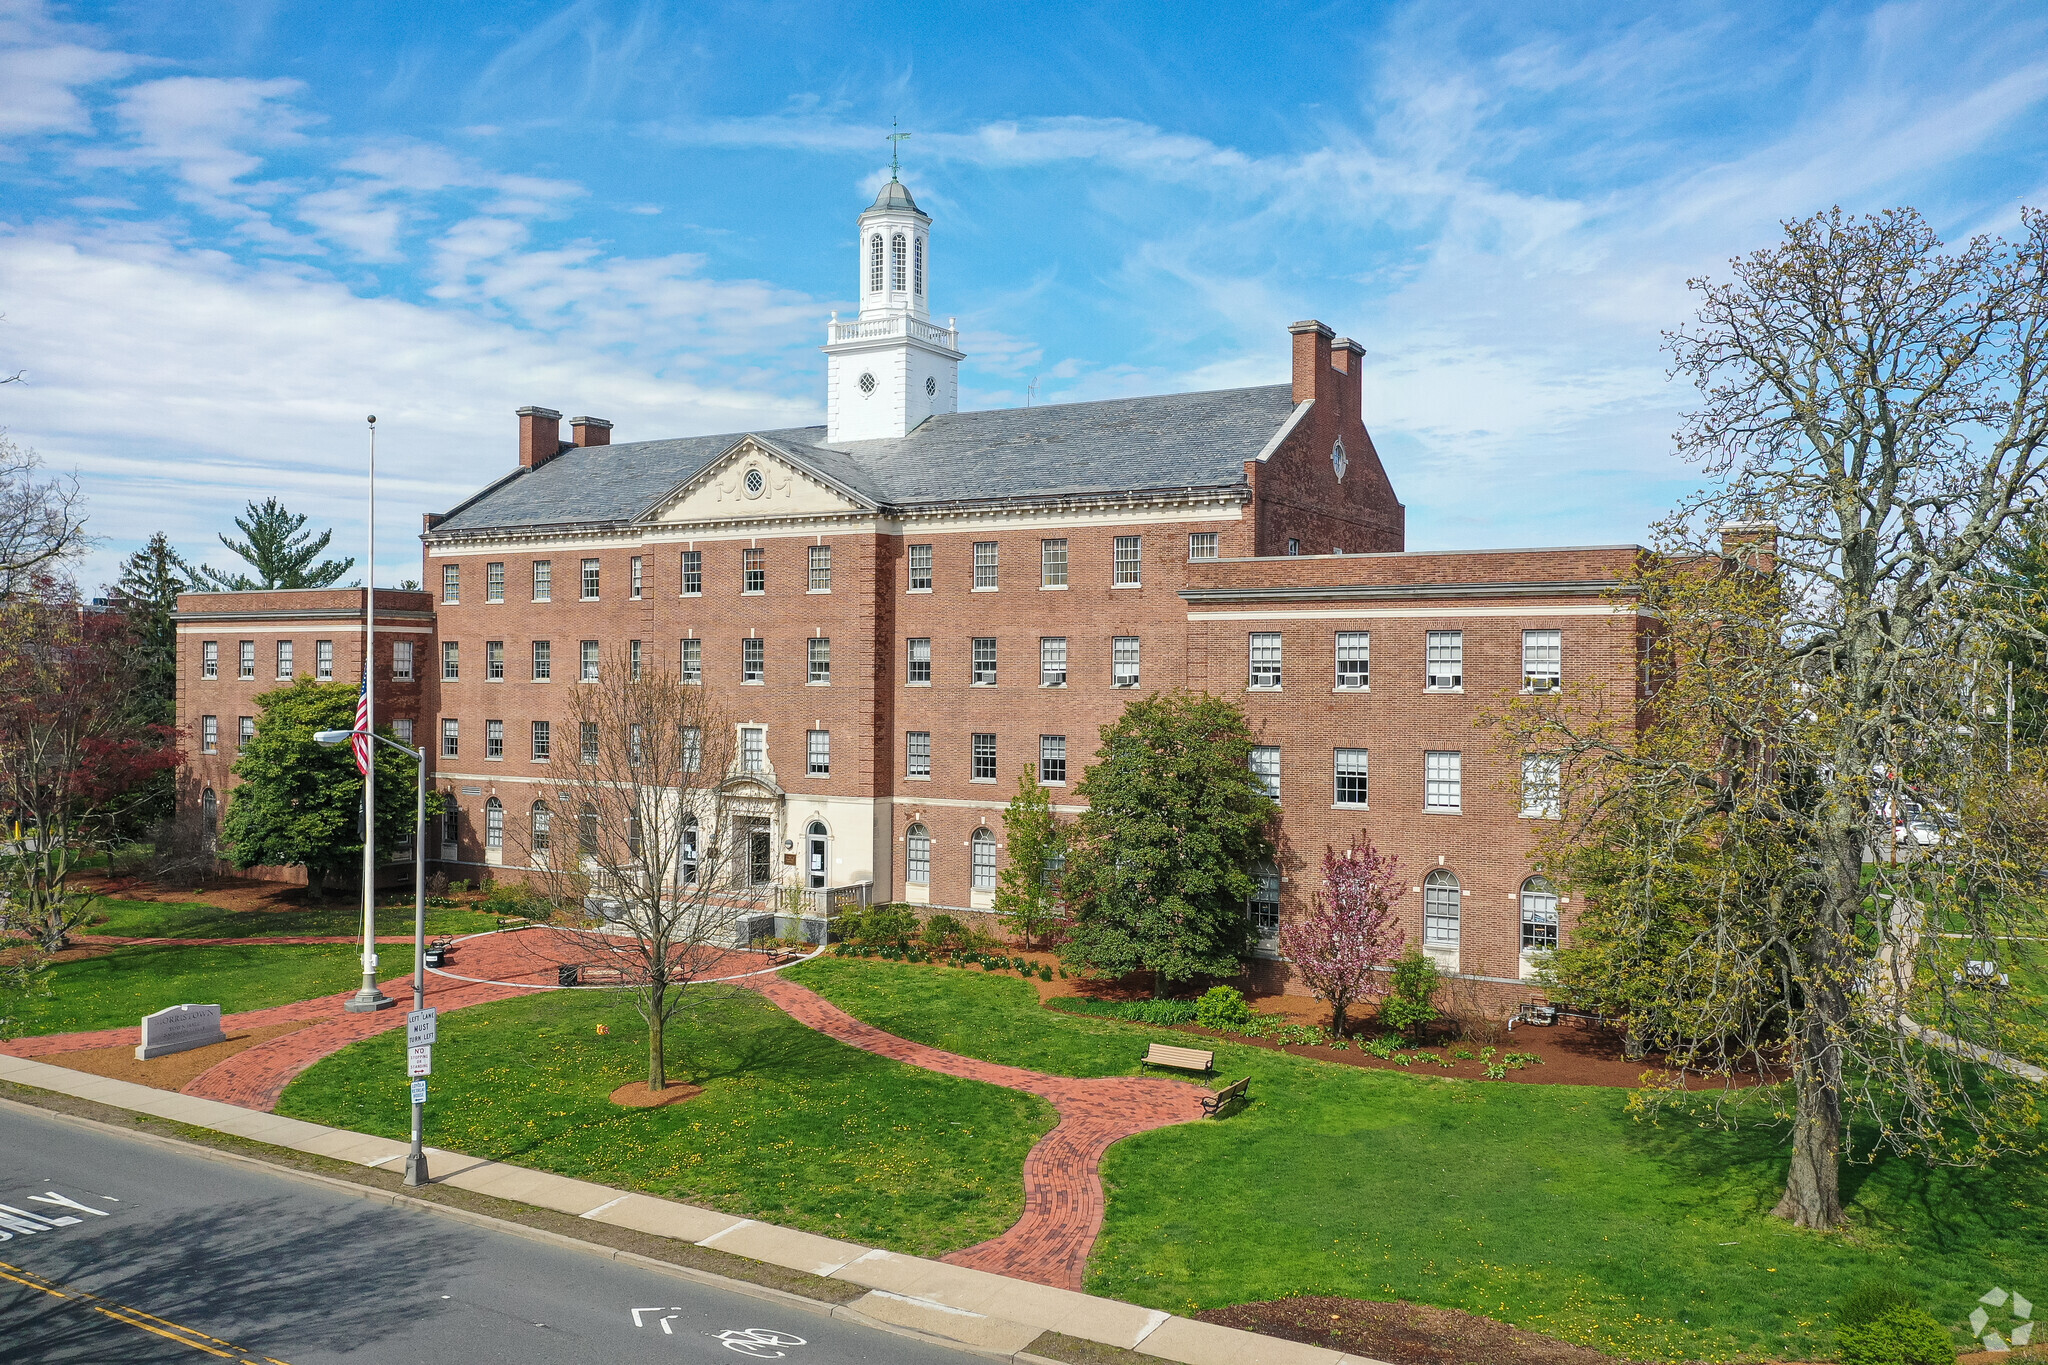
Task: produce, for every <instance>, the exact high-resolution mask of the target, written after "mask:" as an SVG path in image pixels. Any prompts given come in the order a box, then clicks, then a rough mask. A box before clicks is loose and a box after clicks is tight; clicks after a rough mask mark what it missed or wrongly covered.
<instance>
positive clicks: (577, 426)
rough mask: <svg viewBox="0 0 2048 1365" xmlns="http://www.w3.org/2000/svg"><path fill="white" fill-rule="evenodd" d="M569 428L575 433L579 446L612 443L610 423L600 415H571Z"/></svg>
mask: <svg viewBox="0 0 2048 1365" xmlns="http://www.w3.org/2000/svg"><path fill="white" fill-rule="evenodd" d="M569 430H570V431H572V432H574V433H575V434H576V444H577V445H579V446H608V445H610V444H611V443H612V424H611V423H610V422H607V421H605V420H604V418H602V417H572V418H570V419H569Z"/></svg>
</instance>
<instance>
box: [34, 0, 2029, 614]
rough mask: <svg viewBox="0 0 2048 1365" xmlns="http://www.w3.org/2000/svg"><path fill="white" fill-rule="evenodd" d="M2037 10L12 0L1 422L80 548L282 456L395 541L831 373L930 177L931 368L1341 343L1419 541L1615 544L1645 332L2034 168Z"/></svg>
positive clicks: (1194, 361) (1951, 219)
mask: <svg viewBox="0 0 2048 1365" xmlns="http://www.w3.org/2000/svg"><path fill="white" fill-rule="evenodd" d="M2044 101H2048V10H2043V9H2042V8H2041V7H2039V6H2037V5H1999V4H1995V3H1992V4H1984V5H1979V6H1971V7H1964V6H1957V5H1936V4H1896V5H1832V6H1819V5H1798V4H1786V3H1772V4H1750V5H1703V4H1670V5H1662V6H1614V5H1591V4H1588V5H1582V6H1574V5H1546V4H1540V3H1539V4H1525V5H1518V6H1504V5H1467V6H1463V7H1459V6H1452V5H1445V4H1442V3H1435V4H1430V3H1420V4H1375V3H1364V2H1362V0H1354V2H1353V3H1346V4H1341V5H1327V6H1309V5H1287V4H1279V3H1269V4H1263V5H1257V6H1251V5H1216V6H1187V5H1149V6H1148V5H1138V4H1122V5H1114V6H1110V5H1105V6H1100V7H1063V6H1055V5H1031V6H1021V5H1011V6H990V5H982V6H943V7H942V6H935V5H933V6H920V5H880V4H877V5H862V6H844V7H838V8H830V7H826V6H822V5H794V4H756V5H696V6H688V7H685V6H680V5H658V4H640V5H636V4H630V3H623V2H607V0H583V2H582V3H575V4H569V5H561V4H541V3H530V4H529V3H517V2H515V0H497V2H496V3H489V4H460V3H437V4H430V5H423V4H420V3H418V2H417V0H412V2H411V3H405V4H378V3H373V2H365V3H352V4H349V5H340V4H331V3H330V4H320V5H315V4H299V5H291V4H282V3H257V2H256V0H248V2H246V3H214V4H207V5H197V6H195V5H166V4H162V3H157V2H155V0H151V2H150V3H135V4H110V5H84V4H80V5H66V4H61V3H46V2H45V0H0V314H4V320H0V369H4V370H5V371H7V372H12V371H14V370H17V369H19V370H24V371H26V372H27V373H26V378H25V381H24V382H23V383H20V384H11V385H5V386H0V427H5V428H6V429H8V431H9V433H10V435H11V436H12V438H13V439H15V440H17V441H19V442H21V443H23V444H26V445H30V446H33V447H35V448H36V449H38V450H40V451H41V452H42V453H43V455H44V457H45V458H46V459H47V460H48V461H49V462H50V464H52V465H53V466H56V467H59V468H63V469H76V470H77V471H78V472H79V475H80V477H81V479H82V481H83V483H84V485H85V487H86V490H87V492H88V495H89V496H90V498H91V504H92V523H91V525H92V529H93V530H94V531H96V532H97V533H98V534H99V535H101V536H102V537H103V538H104V540H103V544H102V547H101V548H100V550H99V551H97V552H96V553H95V555H94V556H93V557H92V559H91V560H90V561H88V563H87V564H86V565H85V566H84V570H83V573H82V577H83V579H84V580H85V581H86V582H87V583H88V584H97V583H99V582H101V581H103V580H104V579H105V578H106V577H107V576H108V573H109V572H110V570H111V567H112V566H113V565H114V564H115V563H116V562H117V561H118V559H119V557H120V556H121V555H122V554H125V553H126V552H127V551H128V550H130V549H132V548H133V547H134V546H135V545H136V544H138V543H140V541H142V540H143V539H145V538H146V537H147V536H148V535H149V534H150V533H151V532H152V531H155V530H159V529H161V530H164V531H167V532H168V533H170V535H171V536H172V538H173V540H174V541H175V542H176V543H177V544H178V545H179V546H180V547H181V548H183V549H184V550H186V551H187V552H188V553H190V554H193V555H195V556H202V557H203V556H205V555H207V553H208V547H209V546H212V558H213V559H214V561H215V562H216V563H219V562H222V556H221V552H220V550H219V547H218V546H217V545H215V544H213V533H214V532H215V531H216V530H220V529H225V528H226V527H227V524H228V519H229V517H230V515H231V514H232V513H233V512H234V511H236V510H238V509H239V508H240V506H241V505H242V503H243V502H244V501H245V500H247V499H248V498H250V497H260V496H262V495H265V494H270V493H275V494H277V495H278V496H280V497H282V498H283V499H285V501H286V502H287V503H288V504H290V505H291V506H293V507H294V508H296V509H299V510H304V511H308V512H311V513H312V514H313V516H314V519H315V521H316V523H318V524H323V525H328V524H331V525H332V526H334V528H335V529H336V538H337V544H338V545H340V546H342V547H343V548H344V549H345V550H346V551H347V552H349V553H359V549H358V548H357V547H359V546H360V544H361V542H362V538H363V535H362V518H361V503H362V497H361V493H362V479H361V467H362V446H363V441H362V435H361V433H362V418H363V415H364V414H366V413H369V412H375V413H377V414H378V422H379V426H378V429H379V432H380V433H381V436H380V460H381V468H382V472H383V475H384V477H383V478H381V479H380V485H379V486H380V511H379V530H378V534H379V539H380V553H379V556H378V559H379V578H380V581H396V580H397V579H399V578H403V577H408V576H415V575H416V574H417V572H418V551H417V545H416V542H415V541H414V539H413V537H414V536H415V535H416V534H417V532H418V527H419V519H418V514H419V513H420V512H421V511H423V510H428V509H439V508H442V507H445V506H448V505H450V504H452V503H453V502H455V501H456V500H458V499H459V498H460V497H462V496H464V495H465V494H466V493H468V492H469V491H471V490H473V489H474V488H476V487H477V486H479V485H481V484H482V483H484V482H486V481H488V480H489V479H491V478H493V477H496V476H497V475H498V474H500V473H502V472H503V471H504V470H505V469H507V468H509V467H510V465H511V464H512V463H513V461H514V459H515V456H516V446H515V428H514V419H513V416H512V410H513V409H514V408H516V407H518V406H521V405H523V404H528V403H538V404H542V405H545V406H548V407H553V408H557V409H560V410H562V411H563V412H565V413H569V414H571V415H574V414H581V413H591V414H594V415H597V416H603V417H609V418H611V419H612V420H613V421H614V422H615V423H616V424H617V426H616V430H615V432H614V435H615V437H616V438H617V439H620V440H635V439H643V438H650V437H661V436H674V435H681V434H687V433H693V432H715V431H737V430H745V429H747V428H749V427H758V426H769V425H788V424H792V423H796V422H802V421H809V420H818V419H820V418H821V416H822V411H823V375H824V364H823V357H822V356H820V355H819V354H818V351H817V346H818V345H819V344H820V342H821V341H822V339H823V325H824V320H825V317H826V315H827V313H828V312H829V311H831V310H832V309H834V308H839V309H847V308H850V307H851V306H852V295H853V292H854V288H855V273H854V257H853V218H854V215H855V214H856V213H857V212H858V211H859V209H860V208H861V207H862V206H863V205H864V204H865V203H866V202H867V200H868V198H870V197H871V196H872V194H873V192H874V189H875V187H876V186H877V184H878V183H879V182H880V180H881V179H883V178H885V177H886V175H887V170H886V163H887V159H888V154H887V147H886V143H885V142H884V140H883V138H884V134H885V133H886V132H887V131H888V129H889V125H890V123H891V120H900V122H901V124H902V126H903V127H904V128H905V129H907V130H909V131H911V132H912V133H913V136H912V138H911V139H910V140H909V141H908V142H907V143H905V144H904V162H905V174H904V178H905V180H906V182H907V183H909V184H910V185H911V187H912V188H913V190H914V191H915V193H916V194H917V197H918V200H919V202H920V203H921V204H922V205H923V206H924V207H925V208H926V210H927V211H928V212H930V213H931V214H932V215H933V217H934V218H935V219H936V220H937V221H936V225H935V227H934V238H933V242H934V246H933V265H932V301H933V307H934V310H935V311H936V312H938V313H940V314H942V315H956V316H957V317H958V318H959V319H960V325H961V327H962V330H963V332H964V335H965V349H966V350H967V351H968V352H969V359H968V362H967V364H966V366H965V367H964V369H963V373H962V390H963V393H962V406H963V407H970V408H973V407H1003V406H1015V405H1020V404H1022V403H1023V402H1024V401H1025V399H1026V394H1027V390H1028V387H1029V386H1030V385H1031V384H1032V382H1033V381H1034V379H1035V380H1036V383H1037V396H1038V401H1041V402H1046V401H1050V402H1062V401H1074V400H1081V399H1088V398H1098V397H1108V396H1115V395H1120V394H1130V393H1157V392H1165V391H1171V390H1183V389H1201V388H1220V387H1228V386H1232V385H1238V384H1253V383H1270V382H1278V381H1281V380H1283V379H1285V377H1286V369H1287V354H1288V348H1287V334H1286V330H1285V329H1286V325H1287V324H1288V323H1289V322H1290V321H1292V320H1294V319H1296V318H1303V317H1318V318H1321V319H1323V320H1324V321H1326V322H1328V323H1329V324H1331V325H1332V326H1333V327H1335V328H1336V329H1337V331H1338V332H1339V333H1340V334H1346V335H1350V336H1353V337H1356V338H1358V339H1359V340H1361V341H1362V342H1363V343H1364V344H1365V346H1366V347H1367V348H1368V355H1367V358H1366V371H1365V384H1366V392H1367V404H1368V406H1367V420H1368V423H1369V424H1370V426H1371V427H1372V429H1373V432H1374V435H1375V438H1376V440H1377V442H1378V444H1379V448H1380V451H1381V453H1382V456H1383V458H1384V459H1385V460H1386V462H1387V465H1388V467H1389V472H1390V474H1391V475H1392V477H1393V480H1394V484H1395V488H1396V489H1397V491H1398V492H1399V493H1400V494H1401V496H1402V497H1403V499H1404V500H1405V501H1406V502H1407V504H1408V508H1409V513H1408V526H1409V538H1410V539H1409V544H1410V547H1411V548H1416V549H1434V548H1456V547H1461V546H1475V547H1476V546H1506V545H1553V544H1586V543H1607V542H1615V541H1627V540H1632V539H1636V538H1639V537H1641V536H1642V535H1643V533H1644V528H1645V526H1646V524H1647V523H1648V522H1649V521H1650V520H1651V519H1652V518H1653V517H1654V516H1656V515H1657V513H1658V512H1659V511H1660V510H1662V509H1663V508H1665V507H1667V506H1668V505H1669V504H1670V503H1671V502H1672V501H1673V500H1674V499H1675V498H1676V497H1677V496H1678V495H1679V494H1680V493H1682V492H1683V491H1684V490H1686V489H1688V488H1690V487H1692V486H1693V485H1694V483H1695V482H1696V481H1697V477H1696V474H1695V471H1694V470H1693V469H1692V468H1691V467H1689V466H1686V465H1684V464H1682V463H1680V462H1678V461H1676V460H1675V459H1674V458H1673V457H1672V455H1671V453H1670V450H1671V443H1670V437H1669V433H1670V432H1671V431H1672V429H1673V428H1674V426H1675V425H1676V422H1677V419H1678V415H1679V414H1680V413H1681V412H1682V411H1683V410H1684V408H1685V407H1686V405H1687V403H1688V401H1689V398H1690V391H1689V390H1688V389H1686V388H1684V387H1683V386H1682V385H1679V384H1675V383H1673V382H1672V381H1670V380H1669V379H1668V378H1667V376H1666V373H1665V360H1664V356H1663V355H1662V353H1661V352H1660V350H1659V348H1658V346H1659V333H1660V331H1661V330H1663V329H1665V328H1669V327H1673V326H1676V325H1678V324H1680V323H1681V322H1683V321H1684V320H1685V318H1686V317H1687V316H1688V313H1689V304H1688V298H1687V292H1686V286H1685V282H1686V280H1687V279H1688V278H1689V277H1693V276H1698V275H1702V274H1713V273H1717V272H1725V264H1726V261H1727V259H1728V258H1729V257H1730V256H1732V255H1735V254H1738V253H1741V252H1744V251H1748V250H1752V249H1755V248H1757V247H1760V246H1763V245H1765V244H1767V243H1769V242H1770V241H1772V240H1773V239H1774V237H1775V235H1776V230H1777V227H1776V225H1777V223H1778V221H1779V220H1781V219H1783V218H1786V217H1791V216H1800V215H1805V214H1807V213H1811V212H1814V211H1816V210H1818V209H1822V208H1825V207H1827V206H1829V205H1832V204H1841V205H1844V206H1845V207H1848V208H1850V209H1854V210H1867V209H1876V208H1881V207H1886V206H1890V205H1894V204H1912V205H1915V206H1917V207H1918V208H1920V209H1921V210H1922V211H1924V212H1925V213H1926V214H1927V215H1928V216H1929V217H1930V218H1931V219H1932V220H1933V222H1934V223H1935V225H1936V227H1937V229H1938V230H1939V231H1941V232H1942V233H1943V234H1944V235H1947V236H1950V237H1952V238H1953V237H1959V236H1962V235H1966V234H1968V233H1972V232H1980V231H1990V232H1999V231H2004V230H2006V229H2008V228H2009V227H2010V225H2011V224H2012V223H2013V222H2014V221H2015V219H2016V217H2017V212H2018V209H2019V206H2020V205H2022V204H2044V203H2048V194H2044V193H2043V191H2044V188H2048V186H2044V180H2048V169H2044V165H2043V149H2044V143H2048V136H2044V134H2043V132H2042V129H2043V127H2044V126H2048V125H2044V122H2043V119H2042V106H2043V103H2044Z"/></svg>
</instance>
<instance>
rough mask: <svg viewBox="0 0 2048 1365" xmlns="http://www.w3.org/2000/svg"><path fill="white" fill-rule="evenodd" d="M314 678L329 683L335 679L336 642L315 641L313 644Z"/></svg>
mask: <svg viewBox="0 0 2048 1365" xmlns="http://www.w3.org/2000/svg"><path fill="white" fill-rule="evenodd" d="M313 676H314V677H316V678H318V679H319V680H320V681H322V682H329V681H331V680H332V679H333V677H334V641H332V640H315V641H314V642H313Z"/></svg>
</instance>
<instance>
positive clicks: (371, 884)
mask: <svg viewBox="0 0 2048 1365" xmlns="http://www.w3.org/2000/svg"><path fill="white" fill-rule="evenodd" d="M367 553H368V558H367V560H366V561H365V562H364V565H363V693H362V697H363V700H362V705H361V706H359V707H358V708H357V728H358V729H361V730H364V731H367V732H369V733H371V734H374V733H376V729H377V688H376V678H377V669H376V662H377V419H376V418H375V417H374V416H373V417H371V418H370V514H369V539H368V546H367ZM350 747H351V748H355V747H356V746H354V745H351V746H350ZM356 752H357V753H358V754H359V755H364V756H366V761H364V762H363V763H362V769H363V986H362V989H361V990H359V991H357V992H356V993H355V997H354V998H353V999H352V1000H350V1001H349V1002H348V1005H347V1008H348V1010H349V1011H350V1012H351V1013H355V1014H367V1013H370V1012H371V1011H373V1010H387V1009H390V1008H391V1007H392V1006H393V1005H395V1004H397V1003H398V1002H397V1001H395V1000H393V999H392V998H391V997H390V996H388V995H386V994H384V992H382V991H380V990H378V989H377V751H376V748H375V746H373V745H372V744H370V743H369V742H367V741H363V742H362V743H361V747H360V748H359V749H356Z"/></svg>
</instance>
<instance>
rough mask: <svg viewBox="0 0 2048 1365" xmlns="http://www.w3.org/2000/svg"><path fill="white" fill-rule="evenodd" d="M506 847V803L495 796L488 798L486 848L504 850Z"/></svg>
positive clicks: (486, 806)
mask: <svg viewBox="0 0 2048 1365" xmlns="http://www.w3.org/2000/svg"><path fill="white" fill-rule="evenodd" d="M504 846H505V803H504V802H503V801H500V800H499V799H498V798H497V797H495V796H492V797H488V798H486V799H485V801H484V847H485V848H503V847H504Z"/></svg>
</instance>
